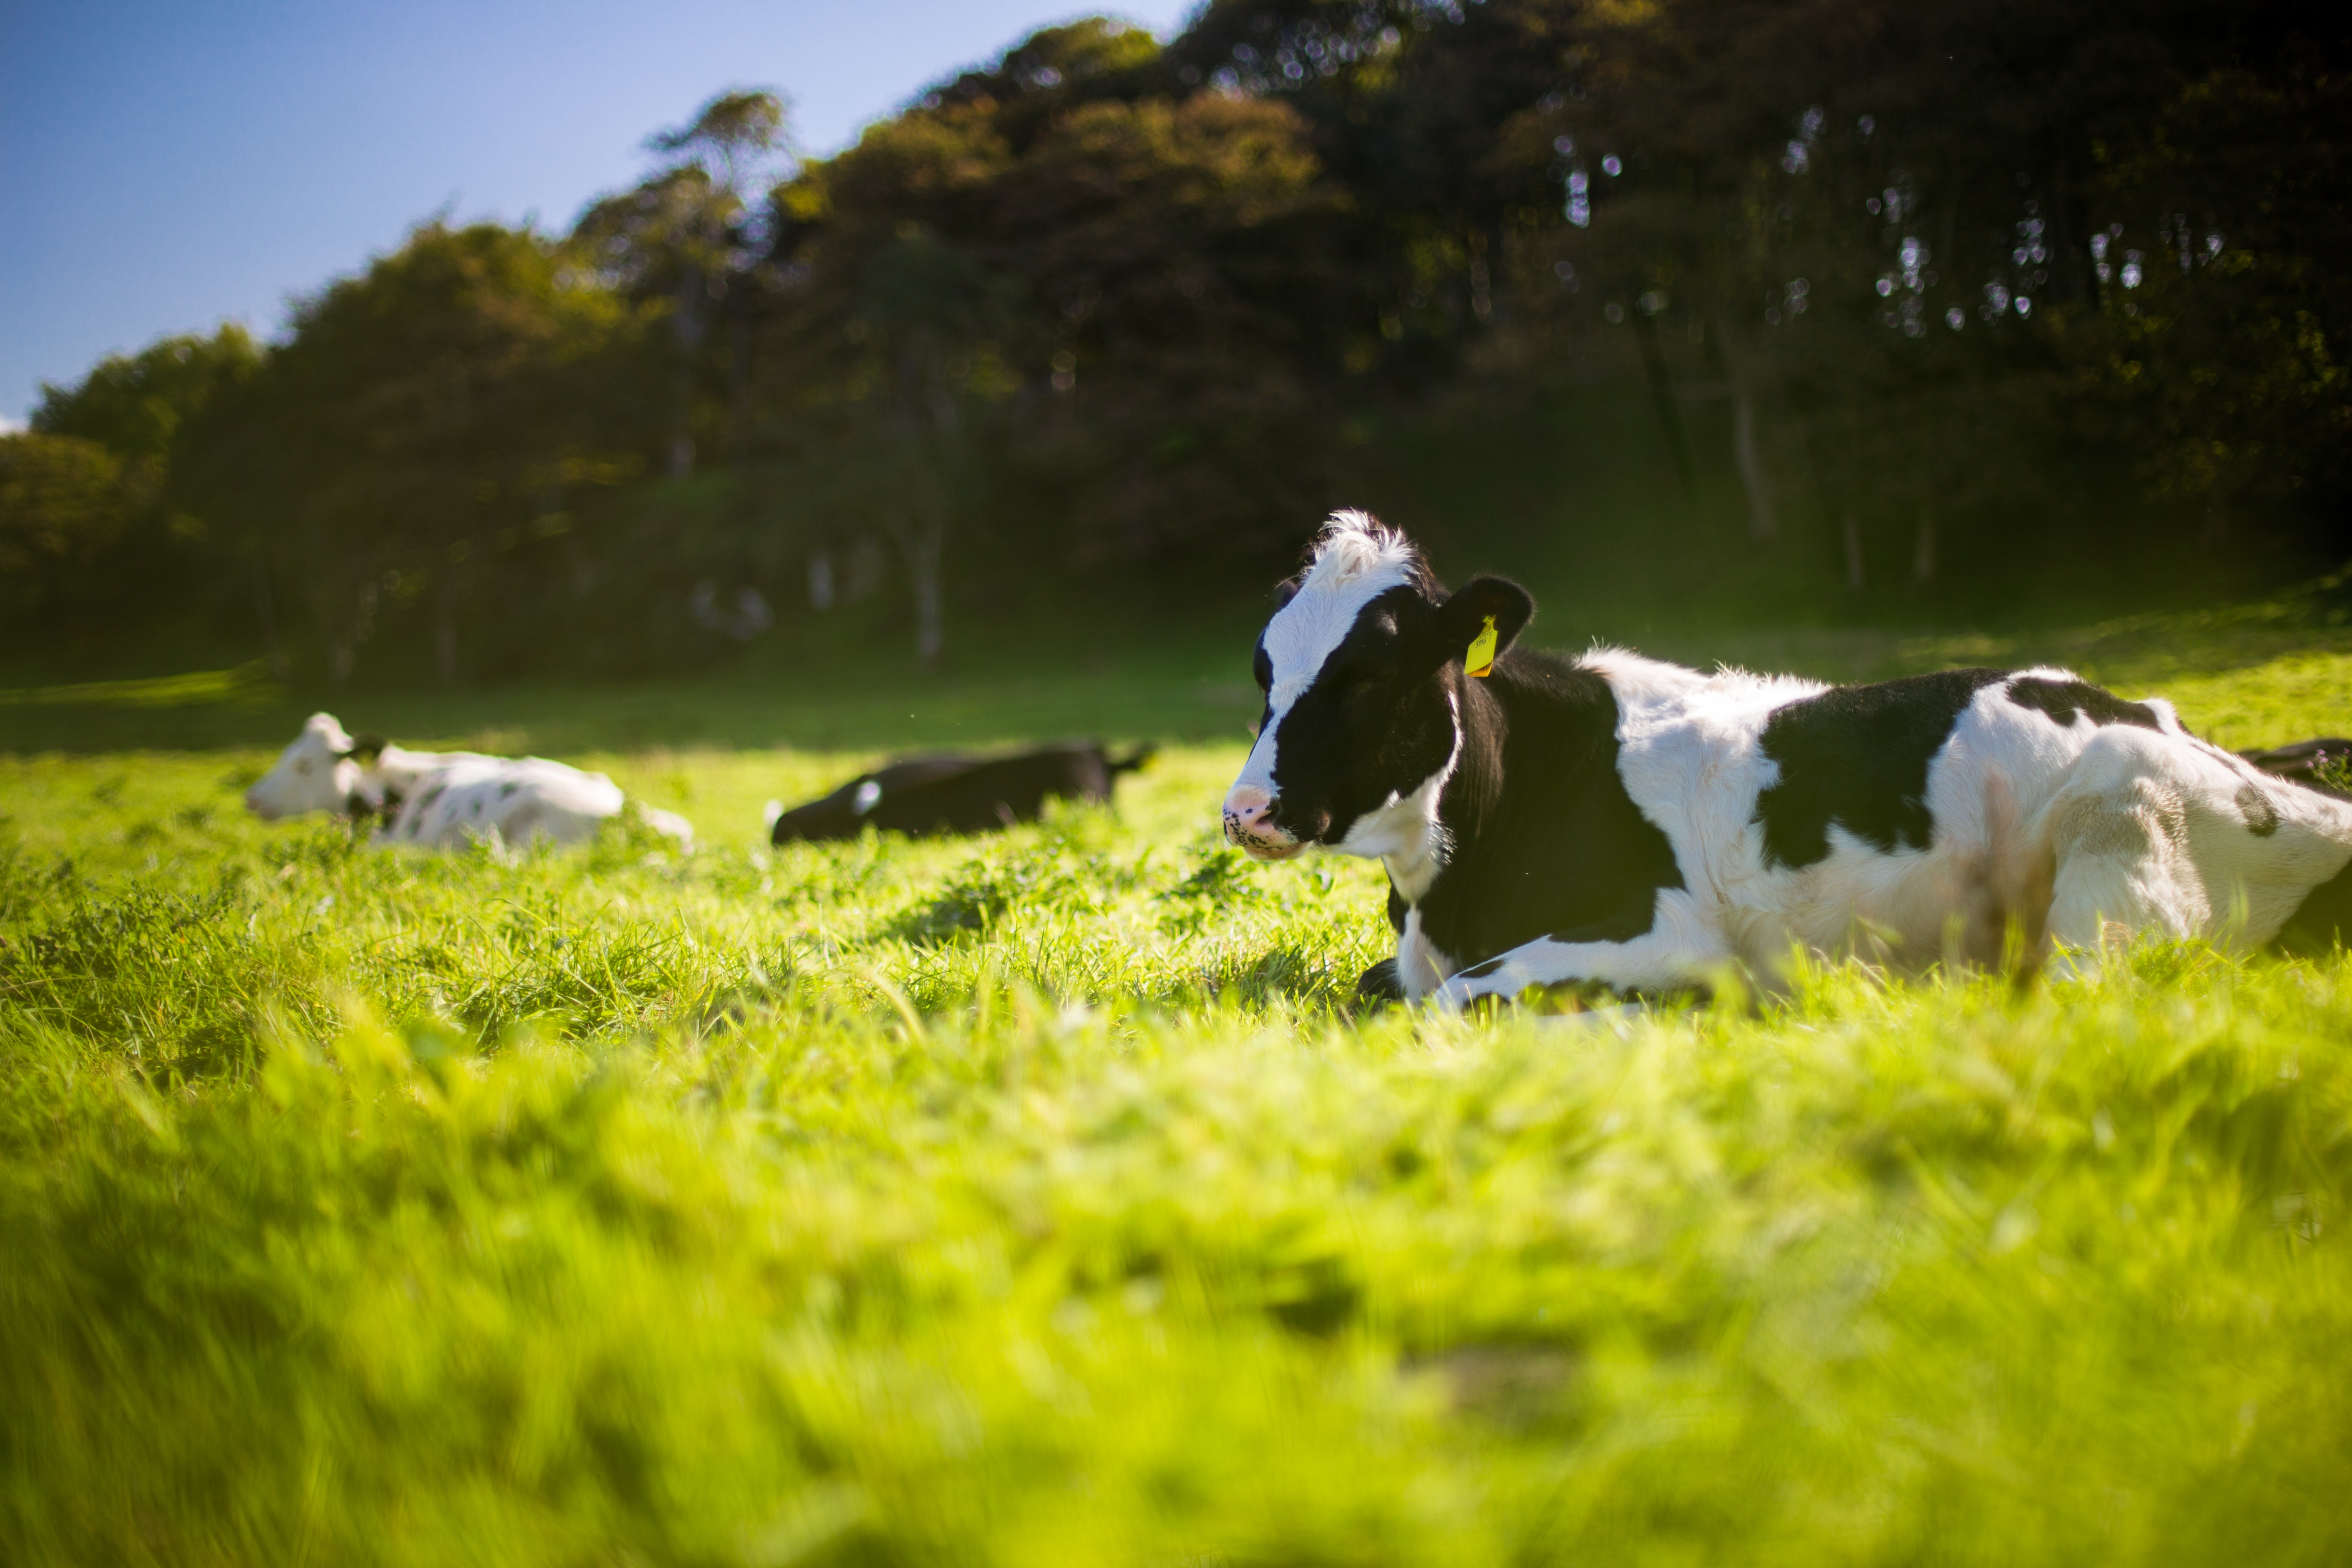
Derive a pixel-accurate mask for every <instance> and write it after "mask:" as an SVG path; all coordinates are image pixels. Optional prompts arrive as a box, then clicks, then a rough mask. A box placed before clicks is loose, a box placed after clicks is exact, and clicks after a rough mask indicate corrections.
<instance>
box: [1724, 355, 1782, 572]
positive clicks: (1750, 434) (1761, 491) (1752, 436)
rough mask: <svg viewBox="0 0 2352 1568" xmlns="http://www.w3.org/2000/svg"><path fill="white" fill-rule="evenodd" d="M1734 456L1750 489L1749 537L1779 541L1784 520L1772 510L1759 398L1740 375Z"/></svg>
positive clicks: (1735, 390)
mask: <svg viewBox="0 0 2352 1568" xmlns="http://www.w3.org/2000/svg"><path fill="white" fill-rule="evenodd" d="M1731 455H1732V456H1733V458H1736V459H1738V464H1739V482H1740V483H1741V484H1742V485H1743V486H1745V487H1746V488H1747V490H1748V537H1749V538H1750V539H1759V540H1761V539H1777V538H1778V537H1780V518H1779V516H1778V515H1777V514H1776V513H1775V511H1774V510H1773V507H1772V476H1771V475H1770V474H1769V473H1768V472H1767V471H1766V470H1765V468H1764V454H1763V453H1762V452H1761V451H1759V449H1758V447H1757V443H1756V399H1755V398H1754V397H1753V396H1751V395H1749V394H1748V384H1747V383H1746V382H1744V381H1742V380H1740V379H1739V377H1738V374H1736V373H1735V374H1733V375H1732V378H1731Z"/></svg>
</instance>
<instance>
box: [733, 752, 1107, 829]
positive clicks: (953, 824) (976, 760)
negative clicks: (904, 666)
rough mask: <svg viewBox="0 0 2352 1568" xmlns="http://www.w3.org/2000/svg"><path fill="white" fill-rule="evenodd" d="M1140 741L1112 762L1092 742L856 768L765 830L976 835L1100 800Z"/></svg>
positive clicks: (910, 759) (908, 760)
mask: <svg viewBox="0 0 2352 1568" xmlns="http://www.w3.org/2000/svg"><path fill="white" fill-rule="evenodd" d="M1151 755H1152V748H1151V747H1149V746H1144V747H1140V748H1139V749H1137V750H1136V751H1133V752H1129V753H1128V754H1127V755H1126V756H1124V757H1119V758H1117V759H1114V758H1112V757H1111V756H1110V754H1109V753H1108V752H1106V751H1105V750H1104V749H1103V747H1102V744H1101V742H1095V741H1084V742H1080V741H1072V742H1064V743H1062V744H1059V745H1052V746H1039V747H1037V748H1035V749H1034V750H1032V751H1026V752H1014V753H1013V754H1012V755H1010V756H1003V757H974V756H965V755H959V754H955V753H941V754H940V755H937V756H929V757H909V758H908V759H907V760H906V761H904V762H898V763H890V764H889V765H888V766H887V767H883V768H877V769H876V770H875V771H874V772H872V773H860V774H859V775H858V776H857V777H856V778H854V779H852V780H850V781H849V782H848V783H847V784H843V785H842V786H841V787H840V788H839V789H837V790H835V791H834V792H833V793H832V794H831V795H825V796H824V797H823V798H822V799H819V800H813V801H810V802H809V803H808V804H807V805H798V806H794V807H793V809H792V810H790V811H787V812H784V813H783V814H782V815H781V816H778V817H777V818H776V819H775V821H774V823H773V824H772V826H770V828H769V830H768V840H769V842H770V843H772V844H790V843H793V842H794V841H796V840H799V841H807V842H816V841H820V840H824V839H828V838H855V837H857V834H858V831H859V830H860V829H861V828H866V827H877V828H884V829H887V830H889V831H892V832H898V833H911V834H931V833H982V832H986V831H989V830H992V829H994V828H999V827H1010V826H1013V824H1014V823H1016V822H1034V821H1035V820H1036V818H1037V815H1038V813H1039V812H1040V811H1042V810H1043V809H1044V808H1045V802H1046V800H1047V799H1049V798H1055V799H1061V800H1108V799H1109V798H1110V795H1111V787H1112V785H1114V784H1117V783H1118V775H1119V774H1121V773H1133V772H1134V771H1135V770H1136V769H1138V768H1140V767H1141V766H1143V764H1144V763H1147V762H1149V761H1150V759H1151Z"/></svg>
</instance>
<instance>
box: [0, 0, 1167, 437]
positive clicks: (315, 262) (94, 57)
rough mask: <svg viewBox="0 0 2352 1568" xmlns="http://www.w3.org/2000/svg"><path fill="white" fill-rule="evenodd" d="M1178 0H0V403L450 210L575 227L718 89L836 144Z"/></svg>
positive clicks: (258, 323) (20, 410) (281, 300)
mask: <svg viewBox="0 0 2352 1568" xmlns="http://www.w3.org/2000/svg"><path fill="white" fill-rule="evenodd" d="M1191 9H1192V0H1118V3H1117V4H1115V5H1103V6H1087V5H1084V4H1083V3H1081V4H1078V5H1076V6H1072V5H1066V4H1062V3H1060V0H843V3H838V4H831V5H826V4H818V3H814V0H766V3H765V4H760V3H755V0H666V3H659V4H647V3H645V0H397V3H394V4H383V3H378V4H362V3H360V0H178V3H173V0H0V424H5V425H7V426H13V425H14V424H15V422H16V421H20V420H22V419H23V418H24V416H26V414H28V413H29V412H30V411H31V409H32V407H33V405H34V404H35V403H37V401H38V400H39V384H40V383H41V382H43V381H45V380H46V381H57V382H72V381H76V380H79V378H80V377H81V375H82V374H83V373H85V372H86V371H87V370H88V369H89V366H90V365H91V363H94V362H95V361H96V360H98V359H99V358H100V357H101V356H102V355H104V354H107V353H113V352H117V351H124V350H131V349H137V348H139V347H141V346H142V345H143V344H145V343H147V342H151V341H152V340H153V339H154V338H156V337H159V336H161V335H163V334H164V333H168V332H181V331H209V330H211V328H212V326H213V325H214V324H215V322H217V321H222V320H224V319H235V320H237V321H244V322H245V323H246V324H247V326H249V327H251V328H252V329H253V330H254V331H257V332H260V333H263V334H269V333H273V332H275V331H278V327H279V326H280V325H281V323H282V322H283V321H284V319H285V313H286V303H287V300H288V299H289V297H290V296H293V295H296V294H300V293H307V292H309V291H310V290H312V289H317V288H318V287H319V286H320V284H322V283H324V282H325V281H326V280H327V279H330V278H331V277H334V276H336V275H337V274H340V273H345V272H350V271H352V270H353V269H355V268H358V267H359V266H361V265H362V264H363V263H364V262H365V261H366V259H367V258H369V257H370V256H372V255H374V254H376V253H377V252H380V251H383V250H385V249H388V248H390V247H394V246H395V245H397V244H398V243H399V242H400V239H401V237H402V235H404V233H405V232H406V231H407V230H408V228H409V227H410V226H412V225H414V224H415V223H416V222H417V221H418V220H419V219H421V218H424V217H426V216H430V215H431V214H432V213H434V212H435V211H436V210H437V209H440V208H442V207H443V206H445V205H446V206H447V207H448V208H449V209H450V211H451V213H452V214H453V216H456V217H457V218H461V219H463V218H473V217H497V218H501V219H504V220H507V221H509V222H515V221H520V220H521V219H523V218H526V217H535V218H536V219H537V220H538V221H539V222H540V223H541V225H543V226H547V227H551V228H560V227H563V226H568V225H569V224H570V223H571V221H572V218H573V217H574V216H577V215H578V214H579V212H580V210H581V208H582V207H583V206H584V205H586V204H587V202H588V201H589V200H590V198H592V197H593V196H595V195H598V194H600V193H602V192H604V191H609V190H612V189H614V188H616V187H618V186H621V185H625V184H628V183H629V182H631V181H632V180H634V179H635V178H636V177H637V175H638V174H641V173H642V172H643V171H644V170H645V168H646V157H645V154H644V153H643V152H642V151H641V150H640V148H641V144H642V143H643V142H644V140H645V138H646V135H647V134H648V133H650V132H654V131H656V130H659V129H661V128H663V127H666V126H670V125H675V124H677V123H678V122H680V121H684V120H685V119H687V118H688V116H689V115H690V114H692V112H693V111H694V110H696V109H697V108H698V106H700V104H701V103H702V102H703V101H704V100H706V99H708V98H709V97H710V96H711V95H712V94H713V93H716V92H719V91H722V90H724V89H729V88H737V87H771V88H778V89H782V91H783V92H784V93H785V94H786V96H787V97H788V98H790V100H792V105H793V131H794V132H795V134H796V136H797V138H798V139H799V141H800V143H801V145H802V147H803V150H804V151H808V152H813V153H825V152H831V151H833V150H835V149H836V148H838V147H840V146H842V145H844V144H845V143H846V142H849V141H851V140H852V139H854V138H855V136H856V132H857V130H858V128H859V127H860V126H862V125H864V124H865V123H866V122H867V121H871V120H874V119H876V118H878V117H879V116H882V115H885V114H887V113H888V112H889V111H890V110H892V109H893V108H895V107H896V106H898V104H900V103H903V102H905V101H906V100H908V99H909V98H911V97H912V96H913V95H914V94H915V93H916V92H917V91H919V89H921V88H923V87H924V86H925V85H927V84H929V82H931V81H934V80H936V79H939V78H940V77H941V76H944V75H946V74H948V73H949V72H950V71H952V70H954V69H955V68H958V67H959V66H963V65H968V64H971V63H973V62H976V61H980V60H983V59H987V58H992V57H993V56H994V55H996V54H997V53H999V52H1000V51H1002V50H1003V48H1004V47H1006V46H1008V45H1009V44H1011V43H1013V42H1014V41H1016V40H1017V39H1019V38H1021V37H1024V36H1025V35H1026V34H1027V33H1029V32H1030V31H1032V30H1033V29H1034V28H1036V27H1038V26H1044V25H1045V24H1047V23H1050V22H1055V21H1062V20H1066V19H1067V18H1069V17H1071V16H1084V15H1087V14H1088V13H1089V12H1091V11H1096V10H1102V11H1108V12H1110V13H1111V14H1114V15H1118V16H1125V17H1127V18H1129V19H1130V20H1133V21H1137V22H1139V23H1142V24H1143V25H1145V26H1150V27H1151V28H1153V29H1154V30H1155V31H1158V32H1160V34H1161V35H1162V36H1165V35H1166V34H1167V33H1168V32H1170V31H1171V30H1172V29H1173V28H1174V27H1175V26H1177V25H1179V24H1180V23H1181V21H1182V19H1183V18H1184V16H1186V15H1187V14H1188V13H1189V12H1190V11H1191Z"/></svg>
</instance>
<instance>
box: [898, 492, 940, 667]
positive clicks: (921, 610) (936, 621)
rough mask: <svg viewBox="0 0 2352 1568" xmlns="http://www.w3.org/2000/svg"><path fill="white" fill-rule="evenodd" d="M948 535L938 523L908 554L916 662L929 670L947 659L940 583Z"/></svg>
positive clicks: (919, 537)
mask: <svg viewBox="0 0 2352 1568" xmlns="http://www.w3.org/2000/svg"><path fill="white" fill-rule="evenodd" d="M945 532H946V530H944V529H942V528H940V526H939V525H938V524H936V523H933V524H931V525H930V526H929V527H926V528H924V529H922V530H921V531H919V533H918V534H917V536H916V540H915V545H914V548H913V549H912V550H910V551H909V552H908V562H907V569H908V577H909V578H910V579H911V580H912V582H913V584H914V589H915V659H916V662H917V663H919V664H920V665H921V666H922V667H923V668H925V669H927V670H936V669H938V668H940V662H941V660H942V659H944V658H946V655H947V642H948V633H947V606H946V605H945V603H944V599H943V594H944V589H943V585H942V584H941V583H940V557H942V556H943V555H945V554H946V553H947V549H946V546H947V541H946V540H945V539H944V538H942V537H941V535H942V534H944V533H945Z"/></svg>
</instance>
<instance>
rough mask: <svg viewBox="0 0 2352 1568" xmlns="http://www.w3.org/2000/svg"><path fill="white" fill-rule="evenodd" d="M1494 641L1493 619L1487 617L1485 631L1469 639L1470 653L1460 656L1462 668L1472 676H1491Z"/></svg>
mask: <svg viewBox="0 0 2352 1568" xmlns="http://www.w3.org/2000/svg"><path fill="white" fill-rule="evenodd" d="M1495 640H1496V639H1495V617H1494V616H1487V617H1486V629H1485V630H1484V631H1482V632H1480V633H1479V634H1478V635H1477V636H1476V637H1472V638H1471V639H1470V651H1469V652H1468V653H1465V654H1464V655H1463V656H1462V668H1464V669H1465V670H1467V671H1468V672H1469V673H1471V674H1472V675H1492V674H1493V673H1494V672H1495Z"/></svg>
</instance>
